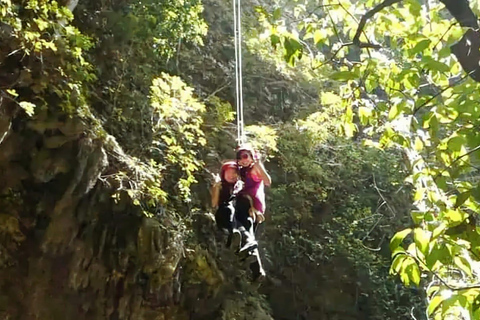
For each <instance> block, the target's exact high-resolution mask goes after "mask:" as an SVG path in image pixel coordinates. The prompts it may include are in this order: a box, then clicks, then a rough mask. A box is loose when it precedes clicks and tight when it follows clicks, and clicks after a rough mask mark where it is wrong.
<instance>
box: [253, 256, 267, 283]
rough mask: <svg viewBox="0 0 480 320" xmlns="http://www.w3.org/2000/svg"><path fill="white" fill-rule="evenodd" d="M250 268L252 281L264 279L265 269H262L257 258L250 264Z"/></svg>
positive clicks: (257, 281) (258, 281)
mask: <svg viewBox="0 0 480 320" xmlns="http://www.w3.org/2000/svg"><path fill="white" fill-rule="evenodd" d="M250 270H252V282H256V283H260V282H262V281H263V280H265V277H266V276H267V274H266V273H265V270H264V269H263V267H262V265H261V264H260V261H259V260H257V261H255V262H253V263H252V264H250Z"/></svg>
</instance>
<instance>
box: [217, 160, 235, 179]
mask: <svg viewBox="0 0 480 320" xmlns="http://www.w3.org/2000/svg"><path fill="white" fill-rule="evenodd" d="M227 169H235V170H237V169H238V165H237V162H236V161H233V160H230V161H227V162H225V163H224V164H222V168H221V169H220V179H222V181H225V171H227Z"/></svg>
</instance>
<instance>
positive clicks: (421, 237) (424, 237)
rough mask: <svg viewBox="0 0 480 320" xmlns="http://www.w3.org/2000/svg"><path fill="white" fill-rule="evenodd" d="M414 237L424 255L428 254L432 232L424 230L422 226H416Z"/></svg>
mask: <svg viewBox="0 0 480 320" xmlns="http://www.w3.org/2000/svg"><path fill="white" fill-rule="evenodd" d="M413 238H414V240H415V245H416V246H417V248H418V249H419V250H420V252H422V253H423V254H424V255H427V251H428V244H429V241H430V232H428V231H425V230H423V229H422V228H415V230H414V231H413Z"/></svg>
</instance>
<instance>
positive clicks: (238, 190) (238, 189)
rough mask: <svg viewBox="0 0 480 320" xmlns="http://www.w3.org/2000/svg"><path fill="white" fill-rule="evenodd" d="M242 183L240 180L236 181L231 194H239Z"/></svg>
mask: <svg viewBox="0 0 480 320" xmlns="http://www.w3.org/2000/svg"><path fill="white" fill-rule="evenodd" d="M243 185H244V183H243V181H242V180H238V181H237V182H236V183H235V186H234V187H233V194H237V193H239V192H240V191H241V190H242V189H243Z"/></svg>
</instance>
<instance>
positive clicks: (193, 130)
mask: <svg viewBox="0 0 480 320" xmlns="http://www.w3.org/2000/svg"><path fill="white" fill-rule="evenodd" d="M192 94H193V89H192V88H190V87H188V86H187V85H186V84H185V83H184V82H183V81H182V80H181V79H180V78H179V77H175V76H174V77H172V76H169V75H167V74H162V75H161V77H159V78H156V79H154V80H153V84H152V87H151V104H152V109H153V110H152V119H153V127H152V130H153V134H152V139H153V142H152V155H153V159H155V160H156V159H159V160H158V161H161V163H162V164H163V166H164V168H165V170H168V171H167V172H173V171H174V170H175V172H182V174H181V175H180V176H179V177H178V178H176V179H175V181H176V184H177V187H178V190H179V191H180V195H181V196H182V198H183V199H184V200H189V199H190V185H191V184H192V183H195V182H196V180H195V177H194V173H195V172H196V171H198V169H199V168H200V167H201V166H202V165H203V162H202V161H201V160H199V159H198V155H199V151H200V150H199V149H200V148H201V147H202V146H204V145H205V144H206V140H205V137H204V133H203V131H202V130H201V126H202V123H203V120H202V113H203V112H204V111H205V106H204V105H203V104H201V103H199V102H198V101H197V99H195V98H194V97H193V96H192ZM177 180H178V181H177Z"/></svg>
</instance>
